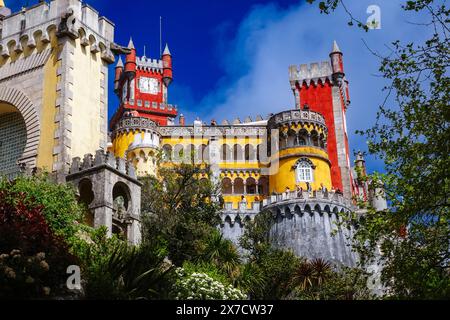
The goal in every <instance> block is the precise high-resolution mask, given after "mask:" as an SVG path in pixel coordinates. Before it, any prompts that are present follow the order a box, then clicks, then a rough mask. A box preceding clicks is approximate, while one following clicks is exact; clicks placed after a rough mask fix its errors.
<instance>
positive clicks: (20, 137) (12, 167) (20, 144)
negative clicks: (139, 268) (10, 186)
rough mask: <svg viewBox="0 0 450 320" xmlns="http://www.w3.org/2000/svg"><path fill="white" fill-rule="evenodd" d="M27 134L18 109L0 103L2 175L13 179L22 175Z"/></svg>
mask: <svg viewBox="0 0 450 320" xmlns="http://www.w3.org/2000/svg"><path fill="white" fill-rule="evenodd" d="M26 142H27V132H26V127H25V121H24V119H23V117H22V115H21V113H20V112H19V110H17V108H15V107H14V106H12V105H10V104H7V103H4V102H0V174H1V175H5V176H6V177H7V178H9V179H13V178H14V177H15V176H17V174H19V173H20V166H19V165H18V161H19V160H20V159H21V157H22V154H23V151H24V150H25V144H26Z"/></svg>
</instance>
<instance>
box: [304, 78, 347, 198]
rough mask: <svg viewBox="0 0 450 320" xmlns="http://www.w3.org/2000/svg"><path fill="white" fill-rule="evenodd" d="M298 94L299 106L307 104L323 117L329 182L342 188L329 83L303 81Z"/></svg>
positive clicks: (335, 186)
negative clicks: (326, 137) (329, 164)
mask: <svg viewBox="0 0 450 320" xmlns="http://www.w3.org/2000/svg"><path fill="white" fill-rule="evenodd" d="M297 90H298V91H299V96H300V106H301V107H302V108H303V105H304V104H307V105H308V106H309V108H310V109H311V110H312V111H316V112H319V113H321V114H322V115H323V116H324V117H325V123H326V125H327V127H328V140H327V151H328V157H329V158H330V161H331V183H332V185H333V187H334V188H335V189H339V190H341V191H342V190H344V188H343V185H342V177H341V170H340V169H339V165H338V156H337V142H336V131H335V123H334V114H333V98H332V95H331V83H330V82H329V80H328V79H327V80H326V81H325V83H321V82H319V83H318V84H317V86H316V85H315V84H313V83H312V82H311V83H310V85H309V86H307V85H306V82H303V84H302V86H301V87H300V86H299V84H297Z"/></svg>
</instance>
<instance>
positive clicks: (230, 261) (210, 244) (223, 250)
mask: <svg viewBox="0 0 450 320" xmlns="http://www.w3.org/2000/svg"><path fill="white" fill-rule="evenodd" d="M197 260H198V261H203V262H209V263H213V264H214V265H216V266H217V267H218V268H219V269H220V270H223V271H224V272H225V273H226V274H227V275H228V276H230V278H232V279H234V278H235V277H236V276H237V275H238V272H239V268H238V267H239V264H240V263H241V259H240V257H239V253H238V251H237V249H236V247H235V246H234V245H233V243H232V242H231V241H230V240H228V239H225V238H223V236H222V234H221V233H220V232H219V231H214V232H213V233H212V234H211V235H210V237H208V239H207V240H206V243H205V245H204V249H203V252H202V254H201V255H200V256H199V257H198V259H197Z"/></svg>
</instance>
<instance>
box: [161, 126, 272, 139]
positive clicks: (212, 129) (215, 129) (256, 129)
mask: <svg viewBox="0 0 450 320" xmlns="http://www.w3.org/2000/svg"><path fill="white" fill-rule="evenodd" d="M160 132H161V135H162V136H164V137H171V136H172V137H174V136H185V137H186V136H194V135H200V136H204V137H217V136H249V137H250V136H260V137H262V136H265V135H266V134H267V129H266V127H265V126H245V127H244V126H230V125H218V126H167V127H161V128H160Z"/></svg>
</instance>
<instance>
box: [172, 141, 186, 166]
mask: <svg viewBox="0 0 450 320" xmlns="http://www.w3.org/2000/svg"><path fill="white" fill-rule="evenodd" d="M173 153H174V157H173V160H175V161H176V162H181V161H182V160H183V156H184V150H183V145H182V144H177V145H175V147H174V148H173Z"/></svg>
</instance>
